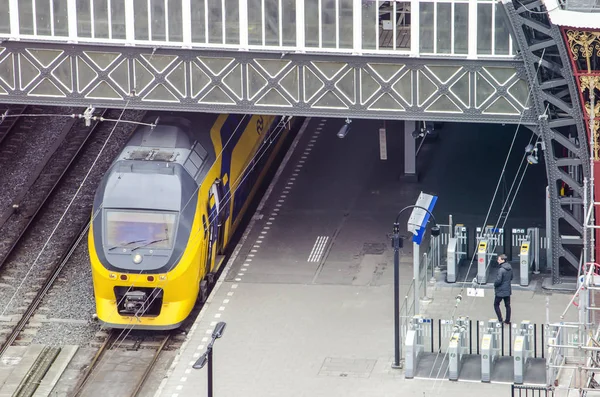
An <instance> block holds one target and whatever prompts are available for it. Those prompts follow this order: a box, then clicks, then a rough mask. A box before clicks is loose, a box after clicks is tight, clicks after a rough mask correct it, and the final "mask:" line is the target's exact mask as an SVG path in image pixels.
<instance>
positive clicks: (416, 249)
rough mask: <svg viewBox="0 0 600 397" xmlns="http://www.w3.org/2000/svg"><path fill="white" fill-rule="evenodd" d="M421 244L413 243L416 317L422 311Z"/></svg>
mask: <svg viewBox="0 0 600 397" xmlns="http://www.w3.org/2000/svg"><path fill="white" fill-rule="evenodd" d="M419 256H420V255H419V244H417V243H413V269H414V274H413V277H414V279H415V290H414V293H415V315H417V314H419V313H420V312H421V311H420V310H419V299H420V296H419V295H420V292H421V289H420V285H419V266H420V263H419V259H420V258H419Z"/></svg>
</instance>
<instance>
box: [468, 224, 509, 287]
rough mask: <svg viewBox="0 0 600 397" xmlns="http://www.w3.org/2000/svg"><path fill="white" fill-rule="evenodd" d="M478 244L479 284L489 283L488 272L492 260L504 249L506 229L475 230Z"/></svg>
mask: <svg viewBox="0 0 600 397" xmlns="http://www.w3.org/2000/svg"><path fill="white" fill-rule="evenodd" d="M475 233H476V236H475V239H476V244H477V282H478V283H479V284H486V283H487V270H488V267H489V265H490V262H491V261H492V260H495V259H496V256H497V255H498V253H499V252H500V253H502V252H504V251H505V249H504V229H502V228H496V227H494V226H489V225H488V226H486V227H485V229H482V228H481V227H477V228H476V229H475Z"/></svg>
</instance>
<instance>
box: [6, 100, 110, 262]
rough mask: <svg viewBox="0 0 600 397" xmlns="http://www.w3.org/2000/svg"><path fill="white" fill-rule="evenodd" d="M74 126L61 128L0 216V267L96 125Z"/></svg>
mask: <svg viewBox="0 0 600 397" xmlns="http://www.w3.org/2000/svg"><path fill="white" fill-rule="evenodd" d="M104 113H105V111H103V112H102V114H104ZM75 123H76V120H75V119H71V120H69V121H68V122H67V123H66V124H65V125H64V126H63V129H62V131H61V132H60V134H59V135H58V137H57V139H55V141H54V143H53V144H52V146H51V147H50V148H48V150H47V151H46V154H45V156H44V157H43V158H42V159H41V160H40V161H39V162H38V163H37V165H36V167H35V169H34V171H33V172H32V173H31V174H29V177H28V178H27V180H26V182H25V184H24V185H23V186H22V187H21V189H20V191H19V192H18V193H17V195H16V197H14V198H13V200H12V204H11V205H10V207H9V208H7V209H6V210H5V211H4V212H3V213H2V214H1V215H0V268H2V267H3V266H4V264H5V263H6V261H7V259H8V258H9V257H10V255H11V253H12V252H13V250H14V249H15V247H16V246H17V244H18V242H19V240H20V239H21V237H22V236H23V235H24V234H25V233H26V232H27V230H28V229H29V227H30V226H31V224H32V223H33V221H34V219H35V217H36V215H37V214H38V212H39V211H40V209H41V208H43V206H44V204H45V203H46V201H47V200H48V198H49V197H50V196H51V195H52V193H53V192H54V189H55V188H56V186H57V185H58V184H59V182H60V181H61V179H62V177H63V176H64V175H65V173H66V172H67V170H68V169H69V167H70V166H71V164H72V163H73V160H74V159H75V158H76V157H77V155H78V154H79V152H80V150H81V149H82V148H83V146H84V145H85V144H86V142H87V141H88V139H89V138H90V136H91V135H92V133H93V131H94V130H95V128H96V126H97V125H98V123H95V124H94V125H93V126H91V127H85V126H84V125H82V124H83V123H82V122H79V123H78V124H79V125H77V126H75ZM59 149H60V150H59Z"/></svg>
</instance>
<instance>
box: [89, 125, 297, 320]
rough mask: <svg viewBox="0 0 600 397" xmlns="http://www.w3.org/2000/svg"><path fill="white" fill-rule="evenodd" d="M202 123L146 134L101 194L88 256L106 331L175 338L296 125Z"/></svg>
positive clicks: (133, 142) (133, 143)
mask: <svg viewBox="0 0 600 397" xmlns="http://www.w3.org/2000/svg"><path fill="white" fill-rule="evenodd" d="M198 117H200V116H198ZM202 117H204V118H205V120H204V121H203V122H198V121H195V122H190V120H189V119H187V118H184V117H174V116H160V118H159V122H158V125H157V126H156V127H154V128H150V127H148V126H142V127H139V128H138V129H137V130H136V131H135V132H134V134H133V135H132V137H131V139H130V140H129V141H128V143H127V145H126V147H125V148H124V149H123V151H122V152H121V153H120V154H119V156H118V157H117V159H116V160H115V161H114V162H113V164H112V165H111V167H110V169H109V170H108V172H107V173H106V174H105V176H104V177H103V179H102V181H101V183H100V186H99V187H98V190H97V192H96V196H95V198H94V209H93V212H92V224H91V226H90V232H89V235H88V246H89V255H90V262H91V266H92V279H93V283H94V295H95V300H96V310H97V316H98V319H99V320H100V321H101V322H102V323H103V324H104V325H105V326H107V327H110V328H131V327H134V328H136V329H159V330H165V329H173V328H177V327H179V326H180V325H181V324H182V322H183V321H184V320H185V319H186V318H187V317H188V316H189V314H190V312H191V310H192V309H193V307H194V305H195V302H196V300H197V298H198V296H199V295H200V299H201V300H202V301H204V300H205V299H206V297H207V290H208V287H209V285H210V283H211V282H212V280H213V279H214V273H215V272H216V271H217V270H218V269H219V267H220V266H221V265H222V262H223V258H224V256H223V254H224V250H225V248H226V247H227V245H228V243H229V242H230V240H231V237H232V235H233V233H234V232H235V231H236V228H237V227H238V225H239V223H240V221H241V219H242V217H243V215H244V213H245V211H246V209H247V207H248V205H249V203H250V201H251V200H252V198H253V196H254V195H255V193H256V190H257V187H258V186H259V185H260V182H261V181H262V179H263V178H264V176H265V174H266V172H267V170H268V169H269V167H270V165H271V163H272V162H273V160H274V159H275V157H276V155H277V153H278V152H279V151H280V149H281V146H282V144H283V142H284V141H285V139H286V137H287V136H288V135H289V133H290V126H291V123H292V119H291V118H290V117H276V116H253V115H234V114H229V115H220V116H216V118H214V116H213V117H212V118H211V119H208V120H206V118H208V117H209V116H208V115H203V116H202ZM211 125H212V127H211Z"/></svg>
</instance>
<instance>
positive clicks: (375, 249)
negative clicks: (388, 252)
mask: <svg viewBox="0 0 600 397" xmlns="http://www.w3.org/2000/svg"><path fill="white" fill-rule="evenodd" d="M386 247H387V245H385V244H383V243H364V244H363V249H362V253H363V254H365V255H382V254H383V253H384V252H385V248H386Z"/></svg>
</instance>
